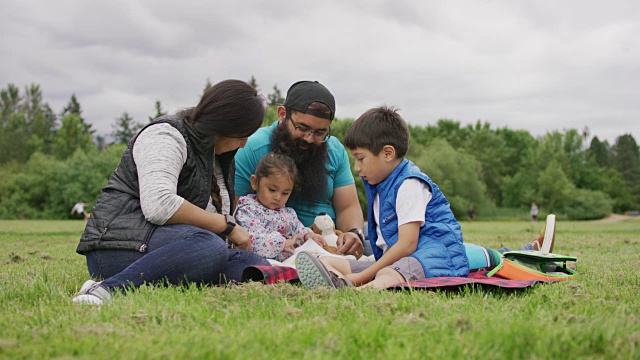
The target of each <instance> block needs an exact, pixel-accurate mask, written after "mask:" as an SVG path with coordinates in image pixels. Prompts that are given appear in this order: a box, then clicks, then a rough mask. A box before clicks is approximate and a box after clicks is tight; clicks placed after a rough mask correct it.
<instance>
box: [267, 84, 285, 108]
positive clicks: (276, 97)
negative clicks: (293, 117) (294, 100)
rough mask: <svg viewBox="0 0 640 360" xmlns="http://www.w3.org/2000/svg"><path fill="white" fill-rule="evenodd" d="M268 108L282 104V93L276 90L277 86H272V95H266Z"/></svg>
mask: <svg viewBox="0 0 640 360" xmlns="http://www.w3.org/2000/svg"><path fill="white" fill-rule="evenodd" d="M267 101H268V105H269V106H278V105H282V104H284V98H283V97H282V92H281V91H280V89H278V85H273V93H271V94H268V95H267Z"/></svg>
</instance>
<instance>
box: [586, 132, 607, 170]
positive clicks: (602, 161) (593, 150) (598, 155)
mask: <svg viewBox="0 0 640 360" xmlns="http://www.w3.org/2000/svg"><path fill="white" fill-rule="evenodd" d="M587 158H589V159H593V160H594V161H595V162H596V164H598V166H600V167H603V168H607V167H610V166H611V147H610V146H609V143H608V142H607V141H606V140H605V141H604V142H601V141H600V139H598V137H597V136H594V137H593V139H591V144H589V149H588V150H587Z"/></svg>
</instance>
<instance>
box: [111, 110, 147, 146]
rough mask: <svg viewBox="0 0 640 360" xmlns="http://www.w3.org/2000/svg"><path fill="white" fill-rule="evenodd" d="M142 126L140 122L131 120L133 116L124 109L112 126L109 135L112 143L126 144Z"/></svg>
mask: <svg viewBox="0 0 640 360" xmlns="http://www.w3.org/2000/svg"><path fill="white" fill-rule="evenodd" d="M142 127H143V126H142V125H141V124H139V123H137V122H135V121H133V118H131V116H129V114H128V113H127V112H126V111H125V112H124V113H122V116H120V117H119V118H117V119H116V124H115V125H114V126H113V133H112V134H111V135H112V136H113V142H114V144H128V143H129V141H130V140H131V139H133V137H134V136H135V135H136V133H137V132H138V130H140V129H141V128H142Z"/></svg>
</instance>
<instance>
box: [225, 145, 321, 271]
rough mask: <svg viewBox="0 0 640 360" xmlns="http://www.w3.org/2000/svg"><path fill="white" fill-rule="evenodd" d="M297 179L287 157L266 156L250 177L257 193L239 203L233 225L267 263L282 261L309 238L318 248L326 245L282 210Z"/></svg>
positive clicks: (295, 169) (286, 209)
mask: <svg viewBox="0 0 640 360" xmlns="http://www.w3.org/2000/svg"><path fill="white" fill-rule="evenodd" d="M297 176H298V169H297V168H296V165H295V163H294V162H293V160H292V159H291V158H290V157H288V156H286V155H283V154H277V153H269V154H267V155H265V156H264V157H263V158H262V159H261V160H260V162H259V163H258V166H257V167H256V172H255V174H253V175H251V188H253V190H254V191H255V192H256V193H255V194H249V195H246V196H242V197H240V199H239V200H238V206H237V208H236V213H235V218H236V221H237V223H238V225H240V226H242V227H243V228H245V229H246V230H247V231H248V232H249V234H250V236H251V248H252V250H253V252H255V253H256V254H259V255H261V256H263V257H265V258H267V259H273V260H277V261H284V260H286V259H287V258H289V257H290V256H291V255H292V254H293V252H294V248H295V247H297V246H300V245H302V244H303V243H304V242H305V241H307V240H308V239H310V238H311V239H313V240H314V241H315V242H316V243H318V244H319V245H320V246H325V245H326V243H325V241H324V239H323V238H322V236H321V235H318V234H316V233H314V232H313V231H312V230H311V229H309V228H306V227H304V225H302V223H301V222H300V220H298V216H297V215H296V212H295V211H294V210H293V209H292V208H290V207H286V206H284V205H285V204H286V203H287V200H289V196H290V195H291V192H292V191H293V188H294V185H295V182H296V178H297Z"/></svg>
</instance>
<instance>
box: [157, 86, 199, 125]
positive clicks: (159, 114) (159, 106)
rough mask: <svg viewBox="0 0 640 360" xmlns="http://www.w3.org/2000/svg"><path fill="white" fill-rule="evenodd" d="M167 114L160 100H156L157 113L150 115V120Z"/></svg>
mask: <svg viewBox="0 0 640 360" xmlns="http://www.w3.org/2000/svg"><path fill="white" fill-rule="evenodd" d="M205 91H206V90H205ZM165 115H167V113H166V112H164V111H162V105H160V100H156V114H155V115H153V116H149V122H153V121H154V120H155V119H157V118H159V117H161V116H165Z"/></svg>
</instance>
